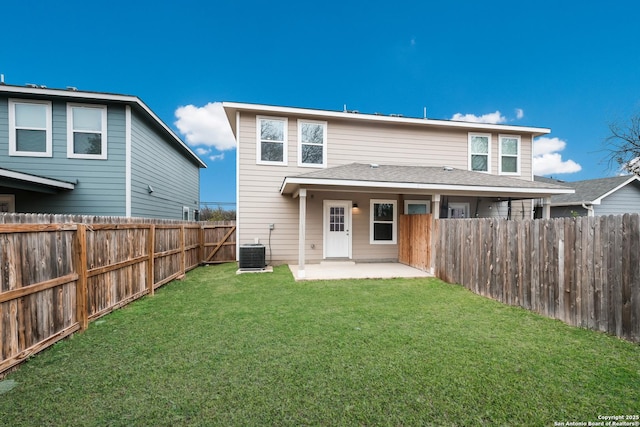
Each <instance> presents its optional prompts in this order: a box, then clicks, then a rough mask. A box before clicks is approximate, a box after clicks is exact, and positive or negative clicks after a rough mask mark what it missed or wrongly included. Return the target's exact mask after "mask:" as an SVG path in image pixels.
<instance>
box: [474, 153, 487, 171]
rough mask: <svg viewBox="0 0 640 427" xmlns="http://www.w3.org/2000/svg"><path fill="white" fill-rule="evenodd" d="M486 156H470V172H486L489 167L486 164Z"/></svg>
mask: <svg viewBox="0 0 640 427" xmlns="http://www.w3.org/2000/svg"><path fill="white" fill-rule="evenodd" d="M488 158H489V157H488V156H482V155H472V156H471V170H473V171H482V172H488V171H489V167H488V164H487V160H488Z"/></svg>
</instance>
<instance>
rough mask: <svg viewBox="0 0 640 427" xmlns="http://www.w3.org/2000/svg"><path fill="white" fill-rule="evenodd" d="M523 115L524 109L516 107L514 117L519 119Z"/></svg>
mask: <svg viewBox="0 0 640 427" xmlns="http://www.w3.org/2000/svg"><path fill="white" fill-rule="evenodd" d="M523 117H524V110H523V109H522V108H516V119H518V120H520V119H521V118H523Z"/></svg>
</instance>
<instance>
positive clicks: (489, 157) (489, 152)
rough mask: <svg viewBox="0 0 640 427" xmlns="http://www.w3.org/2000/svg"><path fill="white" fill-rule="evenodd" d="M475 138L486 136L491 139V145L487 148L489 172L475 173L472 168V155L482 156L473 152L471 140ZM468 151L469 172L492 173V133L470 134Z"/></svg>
mask: <svg viewBox="0 0 640 427" xmlns="http://www.w3.org/2000/svg"><path fill="white" fill-rule="evenodd" d="M474 136H486V137H488V138H489V145H488V147H487V170H486V171H474V170H473V169H472V167H471V155H472V154H480V153H472V152H471V138H472V137H474ZM467 151H468V152H469V158H468V162H469V170H470V171H472V172H480V173H491V134H490V133H478V132H471V133H469V134H468V137H467Z"/></svg>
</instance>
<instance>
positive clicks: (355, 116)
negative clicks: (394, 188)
mask: <svg viewBox="0 0 640 427" xmlns="http://www.w3.org/2000/svg"><path fill="white" fill-rule="evenodd" d="M222 107H223V108H224V109H225V110H227V109H230V110H241V111H254V112H259V113H270V114H282V115H287V114H290V115H304V116H315V117H324V118H337V119H347V120H364V121H374V122H383V123H403V124H412V125H427V126H437V127H450V128H465V129H481V130H492V131H505V132H517V133H520V134H524V133H531V134H532V135H534V136H540V135H546V134H548V133H551V129H548V128H538V127H530V126H510V125H496V124H489V123H473V122H459V121H453V120H434V119H420V118H413V117H399V116H385V115H377V114H359V113H354V112H344V111H331V110H313V109H309V108H294V107H278V106H273V105H260V104H245V103H238V102H223V103H222Z"/></svg>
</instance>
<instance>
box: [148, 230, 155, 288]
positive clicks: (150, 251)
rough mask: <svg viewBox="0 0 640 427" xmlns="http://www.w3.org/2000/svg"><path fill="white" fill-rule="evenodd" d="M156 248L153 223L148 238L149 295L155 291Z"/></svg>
mask: <svg viewBox="0 0 640 427" xmlns="http://www.w3.org/2000/svg"><path fill="white" fill-rule="evenodd" d="M155 248H156V226H155V225H154V224H151V225H150V226H149V236H148V238H147V253H148V254H149V261H148V262H147V288H148V289H149V295H153V293H154V289H155V288H154V285H155V279H154V277H153V275H154V260H155V257H154V251H155Z"/></svg>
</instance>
